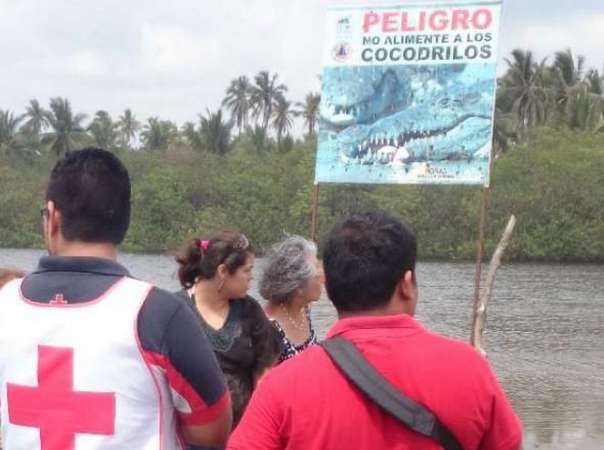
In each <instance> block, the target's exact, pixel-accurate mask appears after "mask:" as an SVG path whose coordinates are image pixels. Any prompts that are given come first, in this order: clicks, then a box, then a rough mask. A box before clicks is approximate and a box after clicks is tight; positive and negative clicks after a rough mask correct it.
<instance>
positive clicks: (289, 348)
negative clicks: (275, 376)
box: [270, 308, 318, 363]
mask: <svg viewBox="0 0 604 450" xmlns="http://www.w3.org/2000/svg"><path fill="white" fill-rule="evenodd" d="M306 317H307V318H308V324H309V327H310V336H309V337H308V339H306V341H304V342H303V343H302V344H298V345H296V344H294V343H293V342H292V341H290V340H289V339H288V337H287V335H286V334H285V331H284V330H283V328H281V325H279V322H277V321H276V320H275V319H270V320H271V322H272V323H273V325H274V326H275V328H276V329H277V331H278V332H279V336H280V337H281V345H282V348H283V350H282V351H281V355H279V363H282V362H283V361H285V360H287V359H290V358H293V357H294V356H296V355H297V354H298V353H301V352H303V351H304V350H306V349H307V348H308V347H310V346H311V345H315V344H316V343H317V342H318V340H317V333H315V329H314V328H313V326H312V321H311V320H310V309H309V308H306Z"/></svg>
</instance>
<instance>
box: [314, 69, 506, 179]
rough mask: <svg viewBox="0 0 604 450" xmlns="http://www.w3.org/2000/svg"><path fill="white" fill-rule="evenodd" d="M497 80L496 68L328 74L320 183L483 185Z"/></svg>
mask: <svg viewBox="0 0 604 450" xmlns="http://www.w3.org/2000/svg"><path fill="white" fill-rule="evenodd" d="M494 78H495V73H494V68H493V66H492V65H490V64H457V65H455V64H450V65H425V66H372V67H329V68H326V69H325V71H324V73H323V92H324V95H323V98H322V104H321V127H320V129H321V133H322V139H321V141H320V145H319V156H318V157H319V158H320V159H321V162H322V164H318V165H317V167H318V169H319V170H323V171H328V172H329V174H327V173H325V172H324V173H323V174H322V175H321V177H320V178H321V179H326V178H327V179H326V181H331V180H330V178H333V181H344V182H345V181H346V179H347V178H349V177H350V176H351V174H355V175H354V176H357V175H358V174H359V171H363V170H364V171H365V172H366V174H367V182H391V181H395V180H396V179H401V178H405V179H408V180H410V181H416V182H418V183H421V182H422V179H432V178H434V177H437V178H440V179H441V181H444V182H446V178H451V179H459V178H466V179H477V180H481V175H480V174H481V173H486V172H487V167H488V164H489V152H490V142H491V124H492V105H493V94H494ZM388 171H389V172H390V173H388ZM466 172H467V173H466ZM393 177H394V180H393Z"/></svg>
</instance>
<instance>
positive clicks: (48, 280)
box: [0, 148, 231, 450]
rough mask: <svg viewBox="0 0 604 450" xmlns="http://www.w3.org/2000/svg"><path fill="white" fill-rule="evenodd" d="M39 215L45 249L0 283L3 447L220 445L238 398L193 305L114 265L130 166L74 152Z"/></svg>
mask: <svg viewBox="0 0 604 450" xmlns="http://www.w3.org/2000/svg"><path fill="white" fill-rule="evenodd" d="M42 220H43V229H44V238H45V242H46V246H47V249H48V253H49V256H47V257H43V258H41V259H40V262H39V266H38V268H37V269H36V270H35V271H34V272H33V273H31V274H30V275H28V276H27V277H25V278H24V279H18V280H15V281H12V282H10V283H8V284H7V285H6V286H4V288H3V289H2V290H1V291H0V411H1V427H2V443H3V445H4V448H5V450H96V449H103V450H139V449H140V450H143V449H144V450H160V449H162V450H172V449H182V448H185V446H186V443H189V444H193V445H202V446H209V447H219V446H222V445H224V442H225V440H226V438H227V435H228V432H229V431H230V427H231V408H230V399H229V395H228V391H227V389H226V387H225V383H224V380H223V376H222V373H221V371H220V369H219V367H218V364H217V362H216V359H215V357H214V354H213V352H212V350H211V348H210V345H209V343H208V341H207V339H206V337H205V335H204V333H203V330H202V328H201V327H200V324H199V322H198V320H197V318H196V317H195V315H194V312H193V310H192V308H191V307H190V306H189V305H187V304H186V303H185V302H184V301H183V300H181V299H179V298H178V297H176V296H174V295H172V294H170V293H168V292H166V291H163V290H161V289H158V288H156V287H154V286H153V285H150V284H148V283H145V282H142V281H139V280H136V279H134V278H132V277H131V276H130V275H129V274H128V272H127V270H126V269H125V268H123V267H122V266H121V265H119V264H118V263H117V262H116V258H117V246H118V245H119V244H120V243H121V242H122V240H123V239H124V236H125V234H126V231H127V229H128V225H129V222H130V179H129V176H128V172H127V170H126V168H125V167H124V166H123V165H122V163H121V162H120V161H119V160H118V159H117V158H116V157H115V156H114V155H113V154H111V153H109V152H107V151H104V150H101V149H95V148H87V149H84V150H81V151H77V152H70V153H68V154H67V155H66V156H65V157H64V158H63V159H61V160H60V161H59V162H57V164H56V165H55V167H54V169H53V171H52V174H51V176H50V180H49V183H48V189H47V193H46V204H45V207H44V208H43V209H42Z"/></svg>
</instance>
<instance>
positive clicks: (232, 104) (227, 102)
mask: <svg viewBox="0 0 604 450" xmlns="http://www.w3.org/2000/svg"><path fill="white" fill-rule="evenodd" d="M250 89H251V85H250V80H249V79H248V77H246V76H241V77H239V78H235V79H234V80H233V81H231V85H230V86H229V88H228V89H227V92H226V97H225V98H224V100H223V101H222V106H224V107H226V108H227V109H228V110H229V112H230V113H231V120H233V121H234V122H235V124H236V125H237V127H238V128H239V134H241V132H242V131H243V129H244V128H245V127H246V126H247V120H248V116H249V113H250V107H251V103H250V94H251V92H250Z"/></svg>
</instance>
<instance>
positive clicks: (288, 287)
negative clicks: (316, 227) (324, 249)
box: [260, 236, 317, 303]
mask: <svg viewBox="0 0 604 450" xmlns="http://www.w3.org/2000/svg"><path fill="white" fill-rule="evenodd" d="M316 255H317V245H316V244H315V243H314V242H312V241H309V240H308V239H304V238H303V237H301V236H289V237H287V238H286V239H284V240H283V241H281V242H279V243H278V244H275V245H274V246H273V251H272V252H271V254H270V255H269V257H268V264H267V266H266V268H265V269H264V272H263V273H262V277H261V279H260V294H261V295H262V296H263V297H264V298H265V299H267V300H270V301H275V302H280V303H283V302H286V301H287V300H288V299H289V298H290V296H291V294H292V293H293V292H294V291H295V290H296V289H299V288H303V287H305V286H306V284H307V283H308V281H309V280H310V279H311V278H312V277H314V276H315V275H316V274H317V268H316V267H315V266H314V265H313V264H312V263H311V262H310V261H309V260H308V257H309V256H316Z"/></svg>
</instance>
